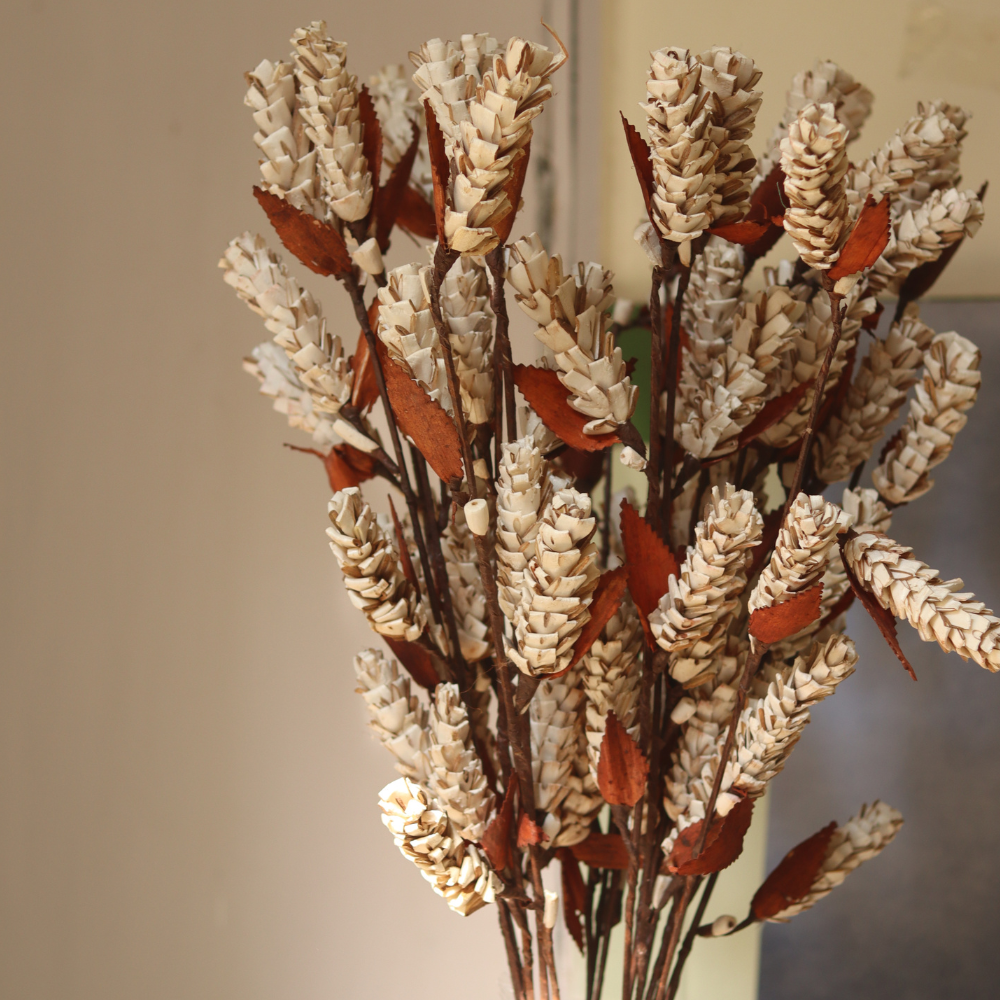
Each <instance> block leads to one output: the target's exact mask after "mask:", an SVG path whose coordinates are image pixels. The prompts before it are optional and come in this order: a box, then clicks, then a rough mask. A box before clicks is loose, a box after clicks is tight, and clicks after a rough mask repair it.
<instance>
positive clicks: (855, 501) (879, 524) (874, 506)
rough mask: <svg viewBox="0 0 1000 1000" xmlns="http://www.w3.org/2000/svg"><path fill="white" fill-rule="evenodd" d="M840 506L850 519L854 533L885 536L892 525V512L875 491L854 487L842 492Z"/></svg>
mask: <svg viewBox="0 0 1000 1000" xmlns="http://www.w3.org/2000/svg"><path fill="white" fill-rule="evenodd" d="M840 506H841V507H842V508H843V509H844V513H845V514H848V515H849V516H850V518H851V527H852V528H854V530H855V531H878V532H881V533H882V534H885V532H887V531H888V530H889V526H890V525H891V524H892V511H891V510H890V509H889V508H888V507H887V506H886V505H885V504H884V503H883V502H882V499H881V497H880V496H879V495H878V491H877V490H871V489H864V488H862V487H859V486H856V487H855V488H854V489H853V490H844V496H843V499H842V500H841V501H840Z"/></svg>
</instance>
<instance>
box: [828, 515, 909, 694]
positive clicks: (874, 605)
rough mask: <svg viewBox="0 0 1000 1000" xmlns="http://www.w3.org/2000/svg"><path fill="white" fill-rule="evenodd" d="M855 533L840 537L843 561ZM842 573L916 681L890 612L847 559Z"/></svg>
mask: <svg viewBox="0 0 1000 1000" xmlns="http://www.w3.org/2000/svg"><path fill="white" fill-rule="evenodd" d="M855 534H857V532H855V531H854V529H853V528H849V529H848V530H847V531H845V532H844V533H843V534H842V535H841V536H840V539H839V540H840V554H841V557H842V559H843V555H844V546H845V545H846V544H847V542H848V541H849V540H850V539H851V538H852V537H853V536H854V535H855ZM843 563H844V571H845V572H846V573H847V579H848V580H849V581H850V584H851V589H852V590H853V591H854V593H855V594H857V597H858V600H859V601H860V602H861V603H862V604H863V605H864V608H865V611H867V612H868V614H870V615H871V617H872V621H874V622H875V624H876V625H877V626H878V630H879V631H880V632H881V633H882V637H883V638H884V639H885V641H886V642H887V643H889V648H890V649H891V650H892V651H893V652H894V653H895V654H896V657H897V658H898V659H899V662H900V663H902V664H903V666H904V667H906V671H907V673H908V674H909V675H910V676H911V677H912V678H913V679H914V680H916V679H917V674H916V671H915V670H914V669H913V667H912V666H910V661H909V660H908V659H907V658H906V656H905V654H904V653H903V650H902V649H901V648H900V645H899V639H898V638H897V636H896V619H895V617H894V616H893V613H892V612H891V611H888V610H887V609H886V608H883V607H882V605H881V604H879V602H878V601H877V600H875V595H874V594H873V593H871V591H869V590H866V589H865V586H864V584H863V583H862V582H861V581H860V580H859V579H858V578H857V577H856V576H855V575H854V571H853V570H852V569H851V567H850V566H849V565H848V563H847V559H843Z"/></svg>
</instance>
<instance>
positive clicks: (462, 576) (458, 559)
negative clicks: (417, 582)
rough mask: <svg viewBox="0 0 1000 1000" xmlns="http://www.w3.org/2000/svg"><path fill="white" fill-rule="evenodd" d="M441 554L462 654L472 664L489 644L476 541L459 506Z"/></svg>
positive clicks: (445, 536)
mask: <svg viewBox="0 0 1000 1000" xmlns="http://www.w3.org/2000/svg"><path fill="white" fill-rule="evenodd" d="M441 554H442V555H443V556H444V565H445V569H446V571H447V574H448V588H449V590H450V591H451V605H452V608H454V611H455V622H456V624H457V626H458V641H459V644H460V646H461V652H462V657H463V658H464V659H465V660H466V661H468V662H469V663H474V662H476V661H477V660H481V659H483V657H485V656H488V655H489V653H490V650H491V648H492V646H491V643H490V635H489V626H488V625H487V623H486V619H487V615H486V598H485V596H484V594H483V578H482V576H481V574H480V572H479V561H478V556H477V555H476V540H475V538H474V537H473V534H472V532H471V531H470V530H469V526H468V525H467V524H466V523H465V514H464V513H463V512H462V511H461V509H459V510H458V511H457V512H456V514H455V519H454V521H450V522H449V523H448V525H447V527H446V528H445V529H444V532H443V534H442V535H441Z"/></svg>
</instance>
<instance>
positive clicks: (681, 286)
mask: <svg viewBox="0 0 1000 1000" xmlns="http://www.w3.org/2000/svg"><path fill="white" fill-rule="evenodd" d="M690 280H691V268H690V267H682V268H681V272H680V277H679V278H678V280H677V294H676V295H675V296H674V308H673V312H672V314H671V317H670V341H669V343H668V345H667V412H666V421H667V429H666V434H665V435H664V438H663V460H662V461H663V495H664V497H666V498H668V499H667V502H666V504H665V509H664V510H662V511H661V512H660V525H661V530H662V527H663V526H665V525H666V523H667V522H668V521H669V519H670V499H669V498H670V497H672V495H673V494H672V491H671V484H672V482H673V474H674V414H675V413H676V411H677V368H678V364H679V362H680V350H681V309H682V308H683V307H684V293H685V292H686V291H687V286H688V282H689V281H690Z"/></svg>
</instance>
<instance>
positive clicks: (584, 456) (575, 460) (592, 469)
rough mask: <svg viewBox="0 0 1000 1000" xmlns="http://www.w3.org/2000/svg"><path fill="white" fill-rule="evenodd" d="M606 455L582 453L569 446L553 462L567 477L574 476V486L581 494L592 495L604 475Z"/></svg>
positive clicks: (556, 455) (554, 457)
mask: <svg viewBox="0 0 1000 1000" xmlns="http://www.w3.org/2000/svg"><path fill="white" fill-rule="evenodd" d="M604 459H605V455H604V454H603V453H602V452H599V451H581V450H580V449H579V448H570V447H569V445H567V446H566V447H565V448H563V449H562V450H561V451H559V452H558V453H557V454H555V455H554V456H552V460H553V461H554V462H555V464H556V465H557V466H559V468H560V469H562V470H563V471H564V472H565V473H566V474H567V475H569V476H572V477H573V479H574V480H576V481H575V482H574V484H573V485H574V486H575V487H576V488H577V489H578V490H579V491H580V492H581V493H591V492H593V489H594V487H595V486H596V485H597V484H598V482H600V480H601V477H602V476H603V475H604Z"/></svg>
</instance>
